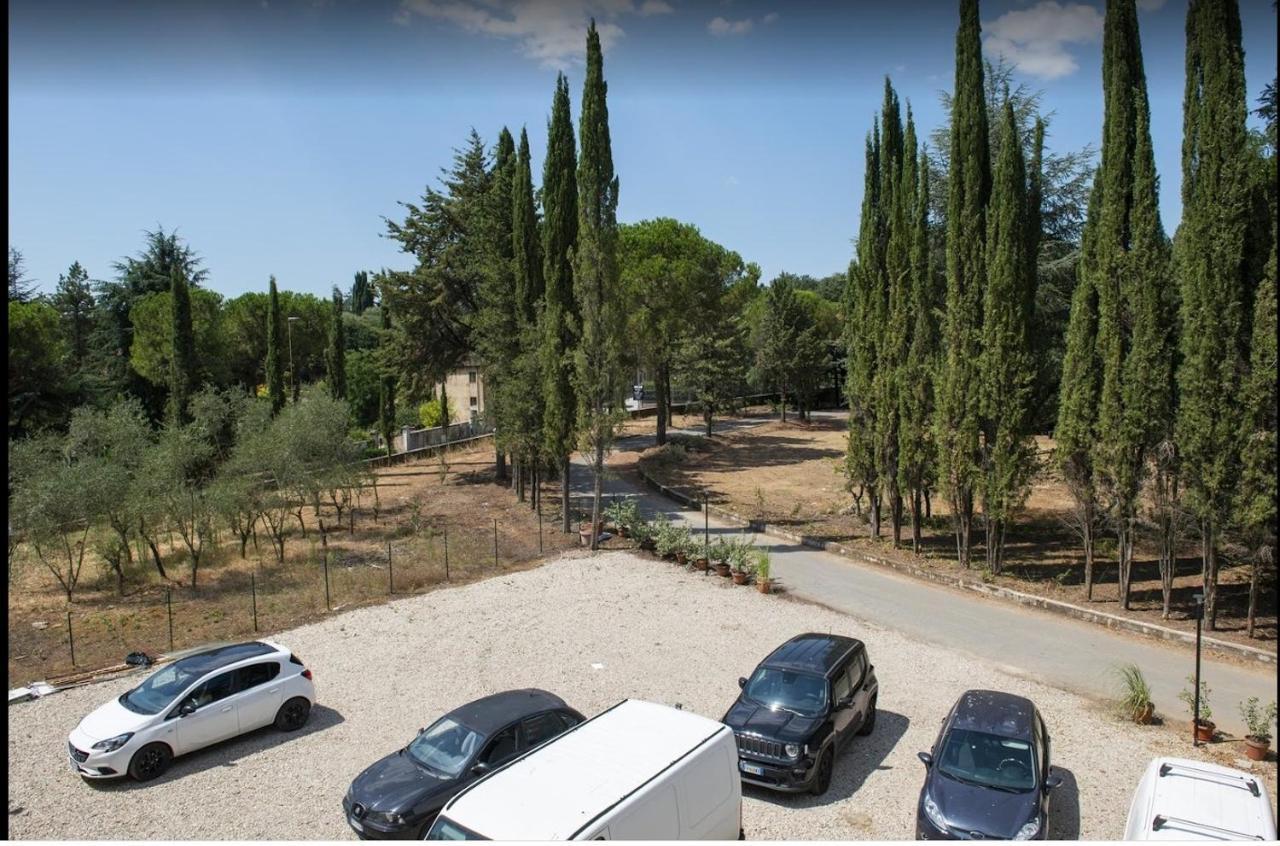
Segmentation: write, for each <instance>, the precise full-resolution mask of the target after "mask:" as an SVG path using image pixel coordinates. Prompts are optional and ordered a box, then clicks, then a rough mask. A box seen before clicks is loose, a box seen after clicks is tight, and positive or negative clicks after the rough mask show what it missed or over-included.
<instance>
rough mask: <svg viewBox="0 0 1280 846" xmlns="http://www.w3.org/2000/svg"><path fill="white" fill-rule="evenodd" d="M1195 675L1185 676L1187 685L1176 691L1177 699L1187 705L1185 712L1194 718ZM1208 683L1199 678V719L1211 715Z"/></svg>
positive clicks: (1204, 718)
mask: <svg viewBox="0 0 1280 846" xmlns="http://www.w3.org/2000/svg"><path fill="white" fill-rule="evenodd" d="M1195 690H1196V677H1195V676H1187V686H1186V687H1184V688H1183V689H1182V690H1181V691H1180V692H1179V693H1178V700H1179V701H1181V702H1183V703H1185V704H1186V706H1187V714H1188V715H1190V716H1191V717H1192V719H1194V718H1195V714H1196V711H1195V707H1196V698H1195V697H1196V693H1195ZM1209 693H1210V690H1209V683H1208V682H1207V681H1205V680H1204V679H1201V680H1200V719H1201V720H1209V719H1211V718H1212V717H1213V709H1212V708H1210V707H1209Z"/></svg>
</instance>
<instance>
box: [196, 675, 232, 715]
mask: <svg viewBox="0 0 1280 846" xmlns="http://www.w3.org/2000/svg"><path fill="white" fill-rule="evenodd" d="M237 672H238V671H237V670H231V671H230V672H227V673H219V674H218V675H216V676H214V677H213V678H211V679H209V680H208V681H207V682H205V683H204V684H202V685H200V686H199V687H197V688H196V689H195V691H194V692H193V693H192V694H191V696H190V697H188V698H189V699H190V700H192V701H193V702H195V705H196V710H197V711H198V710H200V709H201V708H204V707H206V706H208V705H212V704H213V703H215V702H217V701H218V700H220V699H226V698H227V697H228V696H230V695H231V693H232V692H233V691H234V690H235V677H236V673H237Z"/></svg>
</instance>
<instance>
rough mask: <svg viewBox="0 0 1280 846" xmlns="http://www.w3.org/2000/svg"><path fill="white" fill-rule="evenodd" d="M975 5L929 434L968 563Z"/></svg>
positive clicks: (958, 118) (978, 50)
mask: <svg viewBox="0 0 1280 846" xmlns="http://www.w3.org/2000/svg"><path fill="white" fill-rule="evenodd" d="M982 70H983V65H982V40H981V27H980V25H979V23H978V2H977V0H961V3H960V27H959V29H958V30H957V32H956V81H955V93H954V95H953V96H954V100H953V108H952V111H951V138H950V168H949V172H948V177H949V185H948V191H947V216H946V224H947V299H946V318H945V320H944V323H943V332H942V344H943V359H942V363H941V367H940V368H939V374H938V385H937V389H936V395H937V411H936V415H935V418H934V419H935V423H934V435H935V439H936V443H937V447H938V464H939V467H938V480H939V483H940V484H941V486H942V488H943V490H944V492H945V493H946V494H947V496H948V498H949V500H950V502H951V514H952V520H953V523H954V526H955V533H956V554H957V557H958V558H959V560H960V564H961V566H963V567H966V568H967V567H969V564H970V544H971V535H972V526H973V506H974V493H975V489H976V486H977V484H978V480H979V473H980V469H981V455H980V451H979V442H978V441H979V417H980V409H979V398H980V391H979V371H978V361H979V354H980V350H981V337H982V286H983V284H984V282H985V280H986V276H987V266H986V255H985V249H986V234H987V204H988V202H989V200H990V197H991V159H990V148H989V138H988V129H987V105H986V99H985V97H984V92H983V83H982Z"/></svg>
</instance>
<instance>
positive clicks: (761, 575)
mask: <svg viewBox="0 0 1280 846" xmlns="http://www.w3.org/2000/svg"><path fill="white" fill-rule="evenodd" d="M771 570H772V564H771V562H770V560H769V550H767V549H757V550H756V588H758V589H759V591H760V592H761V593H768V592H769V591H770V590H771V589H772V587H773V583H772V582H771V581H770V579H769V573H770V572H771Z"/></svg>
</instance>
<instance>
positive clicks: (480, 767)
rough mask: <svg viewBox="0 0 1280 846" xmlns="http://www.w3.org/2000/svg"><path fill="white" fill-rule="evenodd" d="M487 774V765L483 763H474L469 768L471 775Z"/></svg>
mask: <svg viewBox="0 0 1280 846" xmlns="http://www.w3.org/2000/svg"><path fill="white" fill-rule="evenodd" d="M487 772H489V765H488V764H486V763H485V762H484V761H476V762H475V764H474V765H473V766H472V767H471V773H472V774H473V775H484V774H485V773H487Z"/></svg>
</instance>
